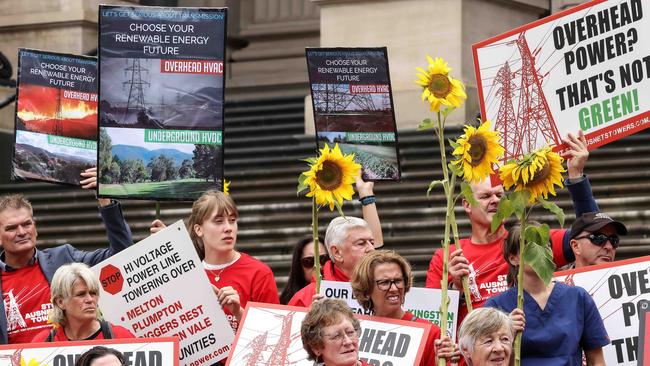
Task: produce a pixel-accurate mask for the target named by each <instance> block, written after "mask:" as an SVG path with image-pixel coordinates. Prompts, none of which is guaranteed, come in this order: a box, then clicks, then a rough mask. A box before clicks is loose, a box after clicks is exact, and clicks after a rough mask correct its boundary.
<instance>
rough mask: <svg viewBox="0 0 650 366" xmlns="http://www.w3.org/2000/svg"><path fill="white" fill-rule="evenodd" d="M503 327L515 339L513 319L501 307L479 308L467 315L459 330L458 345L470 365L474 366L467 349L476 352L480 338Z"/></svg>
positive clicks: (469, 351)
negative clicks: (475, 345)
mask: <svg viewBox="0 0 650 366" xmlns="http://www.w3.org/2000/svg"><path fill="white" fill-rule="evenodd" d="M502 327H506V329H508V330H509V331H510V339H513V338H514V334H515V331H514V328H513V325H512V320H511V319H510V317H509V316H508V314H506V313H504V312H503V311H501V310H499V309H495V308H478V309H474V310H473V311H472V312H471V313H469V314H468V315H467V316H466V317H465V319H464V320H463V323H462V324H461V325H460V330H459V331H458V346H459V347H460V349H461V352H463V356H465V360H466V361H467V364H468V365H469V366H472V361H471V360H470V359H469V357H468V356H467V355H466V353H465V350H466V351H467V352H468V353H472V352H474V344H476V341H477V340H478V339H479V338H481V337H484V336H486V335H490V334H492V333H494V332H497V331H498V330H499V329H501V328H502Z"/></svg>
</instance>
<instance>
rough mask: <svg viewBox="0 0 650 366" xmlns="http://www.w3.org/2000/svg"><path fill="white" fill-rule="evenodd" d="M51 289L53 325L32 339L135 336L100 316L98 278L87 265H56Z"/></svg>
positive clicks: (50, 340)
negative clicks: (57, 266) (57, 267)
mask: <svg viewBox="0 0 650 366" xmlns="http://www.w3.org/2000/svg"><path fill="white" fill-rule="evenodd" d="M50 290H51V294H52V310H50V322H51V323H52V324H54V328H53V329H47V330H44V331H42V332H41V333H38V334H37V335H36V336H35V337H34V339H33V340H32V342H52V341H55V342H65V341H82V340H83V341H85V340H91V339H111V338H134V335H133V334H132V333H131V332H130V331H128V330H127V329H125V328H123V327H120V326H119V325H113V324H110V323H108V322H106V321H104V320H103V319H102V318H101V313H100V311H99V306H98V305H97V303H98V302H99V280H98V279H97V277H95V274H94V273H93V272H92V271H91V270H90V268H88V266H87V265H85V264H83V263H72V264H66V265H64V266H61V267H59V269H57V270H56V272H55V273H54V277H52V284H51V286H50Z"/></svg>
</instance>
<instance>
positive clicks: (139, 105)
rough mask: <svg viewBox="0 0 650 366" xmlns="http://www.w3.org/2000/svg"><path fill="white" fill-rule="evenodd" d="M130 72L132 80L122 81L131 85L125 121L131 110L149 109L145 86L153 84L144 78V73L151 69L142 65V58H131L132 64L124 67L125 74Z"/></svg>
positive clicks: (125, 84)
mask: <svg viewBox="0 0 650 366" xmlns="http://www.w3.org/2000/svg"><path fill="white" fill-rule="evenodd" d="M127 62H128V61H127ZM129 72H130V73H131V78H130V80H127V81H124V82H123V83H122V84H123V86H127V85H128V86H129V98H128V99H127V102H126V110H125V111H124V120H123V122H126V117H127V115H128V112H129V111H131V110H136V111H141V110H146V109H147V106H146V104H145V102H144V87H148V86H150V85H151V84H150V83H149V82H148V81H145V80H144V79H143V78H142V74H143V73H148V72H149V69H147V68H146V67H144V66H142V65H140V59H138V58H134V59H132V60H131V65H130V66H129V67H127V68H125V69H124V73H125V74H127V73H129Z"/></svg>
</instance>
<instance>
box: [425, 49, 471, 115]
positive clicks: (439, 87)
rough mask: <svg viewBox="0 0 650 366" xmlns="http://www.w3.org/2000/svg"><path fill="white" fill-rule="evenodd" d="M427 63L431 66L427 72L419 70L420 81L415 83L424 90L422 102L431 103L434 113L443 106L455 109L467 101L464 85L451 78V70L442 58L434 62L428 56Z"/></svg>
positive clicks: (437, 58)
mask: <svg viewBox="0 0 650 366" xmlns="http://www.w3.org/2000/svg"><path fill="white" fill-rule="evenodd" d="M427 61H428V62H429V66H428V67H427V69H426V70H425V69H423V68H421V67H418V68H417V70H418V73H417V77H418V80H416V81H415V82H416V83H417V84H418V85H420V86H421V87H422V88H423V89H424V90H423V91H422V100H427V101H428V102H429V105H430V108H431V111H433V112H438V111H440V108H441V107H442V106H443V105H444V106H447V107H454V108H458V107H460V106H461V105H462V104H463V102H464V101H465V99H467V94H465V86H464V85H463V83H461V82H460V81H459V80H456V79H454V78H452V77H450V76H449V71H450V70H451V69H450V68H449V66H448V65H447V62H446V61H445V60H443V59H442V58H440V57H436V59H435V60H434V59H433V58H431V56H429V55H427Z"/></svg>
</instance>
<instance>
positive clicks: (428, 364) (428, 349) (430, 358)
mask: <svg viewBox="0 0 650 366" xmlns="http://www.w3.org/2000/svg"><path fill="white" fill-rule="evenodd" d="M402 320H409V321H415V322H417V323H425V324H431V331H430V332H429V334H428V336H427V343H426V346H425V348H424V353H422V360H420V366H435V365H436V350H435V348H434V344H433V342H435V340H436V339H438V338H440V327H438V325H436V324H433V323H431V322H429V321H428V320H426V319H421V318H417V317H415V316H414V315H413V314H411V313H409V312H408V311H407V312H404V316H403V317H402Z"/></svg>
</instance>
